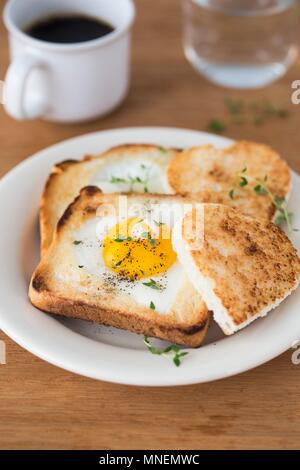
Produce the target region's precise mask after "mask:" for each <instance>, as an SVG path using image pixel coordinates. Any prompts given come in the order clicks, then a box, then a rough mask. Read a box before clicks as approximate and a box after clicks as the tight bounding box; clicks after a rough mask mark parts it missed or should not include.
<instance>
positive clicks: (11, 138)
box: [0, 0, 300, 449]
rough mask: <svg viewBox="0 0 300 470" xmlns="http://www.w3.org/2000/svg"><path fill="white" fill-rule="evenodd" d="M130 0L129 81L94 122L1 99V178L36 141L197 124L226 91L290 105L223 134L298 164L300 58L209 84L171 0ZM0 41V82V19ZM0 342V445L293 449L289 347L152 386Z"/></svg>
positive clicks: (296, 375) (40, 144) (297, 415)
mask: <svg viewBox="0 0 300 470" xmlns="http://www.w3.org/2000/svg"><path fill="white" fill-rule="evenodd" d="M4 3H5V2H4V0H1V2H0V6H2V7H3V5H4ZM136 3H137V9H138V17H137V22H136V25H135V30H134V43H133V76H132V87H131V91H130V94H129V96H128V98H127V99H126V101H125V103H124V104H123V105H122V106H121V107H120V108H119V109H118V110H117V111H115V112H114V113H113V114H111V115H110V116H108V117H106V118H104V119H101V120H98V121H96V122H92V123H88V124H78V125H56V124H51V123H46V122H42V121H34V122H16V121H14V120H13V119H11V118H9V117H8V116H6V115H5V113H4V110H3V109H2V107H1V109H0V141H1V158H0V175H3V174H5V173H6V172H7V171H8V170H10V169H11V168H13V167H14V166H15V165H16V164H17V163H19V162H20V161H22V160H24V159H25V158H26V157H28V156H29V155H31V154H33V153H34V152H36V151H37V150H40V149H42V148H44V147H47V146H48V145H51V144H53V143H55V142H58V141H61V140H63V139H66V138H69V137H72V136H75V135H78V134H84V133H86V132H91V131H97V130H101V129H111V128H117V127H127V126H149V125H155V126H177V127H185V128H191V129H198V130H205V129H206V127H207V123H208V121H209V120H210V119H212V118H222V119H227V117H228V116H227V114H226V111H225V107H224V97H228V96H229V97H233V98H239V99H240V98H241V99H243V100H245V101H247V102H252V101H257V100H260V99H265V98H266V99H268V100H270V101H271V102H273V103H277V104H279V105H281V106H284V107H285V108H286V109H288V110H289V113H290V114H289V116H288V117H286V118H285V119H275V118H274V119H271V120H270V121H268V122H266V123H265V124H263V125H260V126H257V125H254V124H253V123H252V122H248V123H244V124H242V125H241V124H232V125H230V126H229V127H228V129H227V130H226V132H225V135H228V136H230V137H232V138H237V139H240V138H243V139H253V140H256V141H261V142H266V143H268V144H271V145H272V146H273V147H275V148H276V149H277V150H279V151H280V152H281V153H282V155H283V156H284V157H285V158H286V159H287V160H288V161H289V163H290V164H291V166H292V167H293V168H294V169H295V170H297V171H298V172H300V152H299V148H300V132H299V124H300V120H299V112H300V108H297V106H296V105H292V104H291V101H290V96H291V82H292V81H293V80H295V79H300V68H299V65H300V60H298V62H297V64H296V65H294V66H293V67H292V68H291V69H290V71H289V72H288V74H287V75H286V76H285V77H284V78H283V79H281V80H280V81H278V82H277V83H275V84H273V85H271V86H269V87H267V88H265V89H263V90H260V91H243V92H242V91H241V92H238V91H228V90H224V89H222V88H218V87H216V86H213V85H212V84H209V83H207V82H206V81H205V80H204V79H202V78H201V77H200V76H198V75H197V74H196V73H195V72H194V71H193V69H192V68H191V67H190V65H189V64H188V63H187V62H186V60H185V58H184V56H183V52H182V47H181V9H180V2H179V1H177V0H163V1H161V0H152V1H149V0H138V1H137V2H136ZM0 39H1V40H0V79H2V80H3V79H4V76H5V71H6V68H7V64H8V53H7V42H6V32H5V30H4V27H3V26H1V29H0ZM8 203H9V201H8ZM3 229H4V228H3ZM3 269H5V267H3ZM299 334H300V332H299ZM0 339H2V340H4V341H5V342H6V347H7V364H6V365H5V366H4V365H2V366H0V448H1V449H7V448H10V449H34V448H35V449H38V448H39V449H49V448H53V449H95V448H100V449H142V448H144V449H151V448H152V449H205V448H208V449H217V448H221V449H240V448H246V449H254V448H259V449H260V448H284V449H286V448H288V449H296V448H299V445H300V400H299V388H300V366H298V367H297V366H295V365H293V364H292V363H291V351H289V352H287V353H285V354H283V355H282V356H280V357H278V358H277V359H275V360H273V361H271V362H269V363H268V364H265V365H263V366H261V367H259V368H257V369H255V370H252V371H250V372H247V373H244V374H242V375H239V376H237V377H233V378H229V379H227V380H222V381H219V382H214V383H210V384H202V385H195V386H188V387H178V388H161V389H159V388H156V389H155V388H137V387H129V386H120V385H112V384H109V383H104V382H98V381H95V380H90V379H87V378H83V377H79V376H76V375H74V374H71V373H69V372H66V371H64V370H60V369H58V368H56V367H54V366H52V365H50V364H47V363H46V362H43V361H42V360H40V359H38V358H36V357H34V356H32V355H31V354H30V353H28V352H27V351H25V350H23V349H22V348H21V347H19V346H18V345H17V344H15V343H14V342H13V341H12V340H11V339H9V338H8V337H6V336H5V335H4V334H3V333H2V332H0ZM253 347H255V345H253ZM199 367H200V366H199Z"/></svg>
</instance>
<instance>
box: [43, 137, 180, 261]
mask: <svg viewBox="0 0 300 470" xmlns="http://www.w3.org/2000/svg"><path fill="white" fill-rule="evenodd" d="M160 149H161V147H158V146H157V145H152V144H123V145H119V146H116V147H113V148H111V149H109V150H108V151H106V152H104V153H103V154H101V155H98V156H92V155H86V156H85V157H84V158H83V159H82V160H65V161H63V162H61V163H58V164H56V165H54V167H53V169H52V171H51V174H50V175H49V177H48V180H47V182H46V185H45V189H44V192H43V195H42V198H41V203H40V232H41V253H42V254H43V253H44V252H45V251H46V250H47V248H48V247H49V246H50V243H51V241H52V236H53V232H54V229H55V226H56V223H57V222H58V220H59V218H60V217H61V215H62V214H63V212H64V211H65V209H66V207H67V206H68V205H69V204H71V202H72V201H73V200H74V198H75V197H76V196H77V195H78V194H79V191H80V189H81V188H83V187H85V186H89V185H90V179H91V176H92V175H93V174H94V173H95V172H96V171H97V170H98V169H99V168H101V166H102V165H104V164H105V163H106V161H108V160H109V159H114V158H116V157H117V156H118V155H126V158H127V159H128V162H130V161H131V160H132V159H135V158H136V157H137V156H139V155H141V154H143V153H145V152H149V153H151V154H154V153H155V152H158V153H159V152H160V160H161V162H162V164H163V165H164V166H165V165H166V164H167V162H168V161H169V159H171V158H172V157H173V156H174V155H175V154H177V151H176V150H175V149H166V151H165V152H161V151H160ZM154 158H155V157H154Z"/></svg>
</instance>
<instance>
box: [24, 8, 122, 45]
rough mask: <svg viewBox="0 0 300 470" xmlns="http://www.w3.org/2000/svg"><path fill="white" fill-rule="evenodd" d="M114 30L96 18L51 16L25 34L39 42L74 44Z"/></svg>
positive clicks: (29, 28) (38, 22)
mask: <svg viewBox="0 0 300 470" xmlns="http://www.w3.org/2000/svg"><path fill="white" fill-rule="evenodd" d="M113 30H114V28H113V27H112V26H111V25H110V24H108V23H106V22H104V21H102V20H100V19H97V18H91V17H88V16H83V15H82V16H81V15H78V16H77V15H76V16H75V15H72V16H67V15H65V16H51V17H49V18H44V19H41V20H39V21H37V22H36V23H34V24H32V25H31V26H29V27H28V28H27V29H26V30H25V32H26V33H27V34H28V35H29V36H31V37H33V38H35V39H40V40H41V41H47V42H56V43H64V44H70V43H76V42H85V41H91V40H92V39H98V38H102V37H103V36H106V35H107V34H109V33H111V32H113Z"/></svg>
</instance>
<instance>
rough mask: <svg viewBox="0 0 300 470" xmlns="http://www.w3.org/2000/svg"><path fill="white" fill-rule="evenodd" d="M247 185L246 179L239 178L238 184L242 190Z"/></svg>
mask: <svg viewBox="0 0 300 470" xmlns="http://www.w3.org/2000/svg"><path fill="white" fill-rule="evenodd" d="M247 184H248V180H247V178H245V176H241V180H240V183H239V185H240V187H241V188H243V187H244V186H247Z"/></svg>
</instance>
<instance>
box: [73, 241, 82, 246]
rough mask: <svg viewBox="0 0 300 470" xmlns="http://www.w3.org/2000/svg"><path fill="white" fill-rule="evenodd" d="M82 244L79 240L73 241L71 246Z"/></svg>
mask: <svg viewBox="0 0 300 470" xmlns="http://www.w3.org/2000/svg"><path fill="white" fill-rule="evenodd" d="M81 243H82V241H81V240H74V241H73V245H80V244H81Z"/></svg>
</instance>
